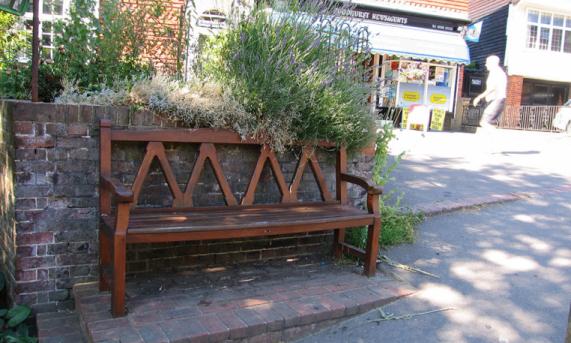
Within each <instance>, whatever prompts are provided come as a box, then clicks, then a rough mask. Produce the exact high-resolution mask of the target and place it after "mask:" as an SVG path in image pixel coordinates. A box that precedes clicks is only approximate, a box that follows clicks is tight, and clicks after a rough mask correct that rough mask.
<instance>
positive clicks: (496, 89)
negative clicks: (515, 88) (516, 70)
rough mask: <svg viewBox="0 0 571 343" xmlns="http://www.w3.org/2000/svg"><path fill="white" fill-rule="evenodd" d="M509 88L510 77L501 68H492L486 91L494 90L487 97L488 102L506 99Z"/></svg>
mask: <svg viewBox="0 0 571 343" xmlns="http://www.w3.org/2000/svg"><path fill="white" fill-rule="evenodd" d="M507 86H508V77H507V75H506V73H505V72H504V71H503V69H502V68H501V67H495V68H492V69H491V70H490V73H489V74H488V79H487V80H486V89H493V91H492V92H491V93H490V94H488V95H486V101H487V102H490V101H494V100H500V99H505V98H506V93H507Z"/></svg>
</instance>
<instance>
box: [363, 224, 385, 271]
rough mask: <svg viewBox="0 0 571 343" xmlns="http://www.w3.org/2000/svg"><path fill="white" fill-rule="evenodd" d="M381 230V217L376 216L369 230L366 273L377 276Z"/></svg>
mask: <svg viewBox="0 0 571 343" xmlns="http://www.w3.org/2000/svg"><path fill="white" fill-rule="evenodd" d="M380 232H381V219H380V218H375V222H374V223H373V224H371V225H369V228H368V232H367V250H366V251H365V268H364V271H363V272H364V274H365V275H367V276H369V277H370V276H375V272H376V270H377V255H378V253H379V235H380Z"/></svg>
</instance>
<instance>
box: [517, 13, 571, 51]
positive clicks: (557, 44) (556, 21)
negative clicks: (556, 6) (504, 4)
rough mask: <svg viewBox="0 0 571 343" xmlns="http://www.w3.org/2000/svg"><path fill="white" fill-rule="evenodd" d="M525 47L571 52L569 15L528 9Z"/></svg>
mask: <svg viewBox="0 0 571 343" xmlns="http://www.w3.org/2000/svg"><path fill="white" fill-rule="evenodd" d="M527 47H528V48H530V49H539V50H549V51H555V52H566V53H571V16H564V15H561V14H555V13H551V12H543V11H537V10H529V11H528V12H527Z"/></svg>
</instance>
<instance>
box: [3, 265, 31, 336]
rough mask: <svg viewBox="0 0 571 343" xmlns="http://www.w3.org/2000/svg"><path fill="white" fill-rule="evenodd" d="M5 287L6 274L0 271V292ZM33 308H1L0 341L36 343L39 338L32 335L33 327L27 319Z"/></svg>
mask: <svg viewBox="0 0 571 343" xmlns="http://www.w3.org/2000/svg"><path fill="white" fill-rule="evenodd" d="M4 287H5V279H4V274H3V273H2V272H0V292H2V290H3V289H4ZM31 314H32V310H31V309H30V308H29V307H27V306H23V305H16V306H14V307H12V308H11V309H3V308H0V343H35V342H37V339H36V338H35V337H30V331H31V328H30V326H29V325H28V324H26V321H27V320H28V319H29V318H30V315H31Z"/></svg>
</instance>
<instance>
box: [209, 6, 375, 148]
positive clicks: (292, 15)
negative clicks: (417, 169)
mask: <svg viewBox="0 0 571 343" xmlns="http://www.w3.org/2000/svg"><path fill="white" fill-rule="evenodd" d="M306 3H311V1H308V2H306ZM327 11H330V8H329V7H327V6H322V7H320V8H317V9H316V8H315V7H311V4H309V5H307V4H304V5H300V6H297V7H294V8H290V9H289V12H287V14H273V15H272V14H271V13H270V12H268V11H265V10H263V9H262V8H258V9H256V10H254V12H253V13H252V14H251V15H250V16H249V17H248V18H244V19H243V20H242V21H240V23H238V24H237V25H236V26H235V27H233V28H231V29H229V30H228V31H227V32H226V33H225V34H223V35H221V36H220V37H217V38H215V39H214V40H212V41H210V42H209V43H207V44H206V46H205V47H204V49H203V55H202V56H201V58H200V60H199V63H200V64H201V65H202V69H201V70H202V75H201V76H202V77H205V78H207V79H213V80H215V81H216V82H218V83H220V84H221V85H224V87H226V88H228V89H229V90H230V92H231V94H232V95H233V96H234V98H235V99H237V101H239V102H240V103H241V104H242V106H243V107H244V108H245V109H246V111H247V112H249V113H250V114H251V115H252V116H254V117H255V118H256V120H255V121H256V123H257V128H256V132H255V136H256V137H258V138H259V139H261V140H262V141H271V142H272V143H273V144H274V145H276V146H284V145H287V144H289V143H291V142H293V141H295V140H303V141H319V140H327V141H331V142H336V143H338V144H343V145H346V146H347V147H348V148H349V149H353V148H359V147H363V146H365V145H366V144H367V143H368V142H370V139H371V138H372V132H371V131H372V126H373V125H372V121H371V116H370V113H369V107H368V103H367V97H368V95H369V94H370V91H371V88H370V86H371V85H370V84H369V83H368V82H365V79H366V77H365V75H366V74H367V71H366V70H365V68H364V67H363V63H362V62H363V59H365V58H368V56H367V55H366V54H365V55H363V56H359V55H357V54H356V53H355V51H353V50H352V49H351V48H349V47H346V46H343V45H342V44H341V41H342V40H344V39H345V40H346V39H348V37H347V36H346V34H344V33H338V34H335V35H332V34H326V33H323V32H319V30H318V29H316V25H315V19H314V18H319V17H322V16H324V15H330V14H331V13H328V12H327ZM307 13H310V14H311V15H309V16H308V15H307ZM337 46H343V48H342V49H338V48H336V47H337Z"/></svg>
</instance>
